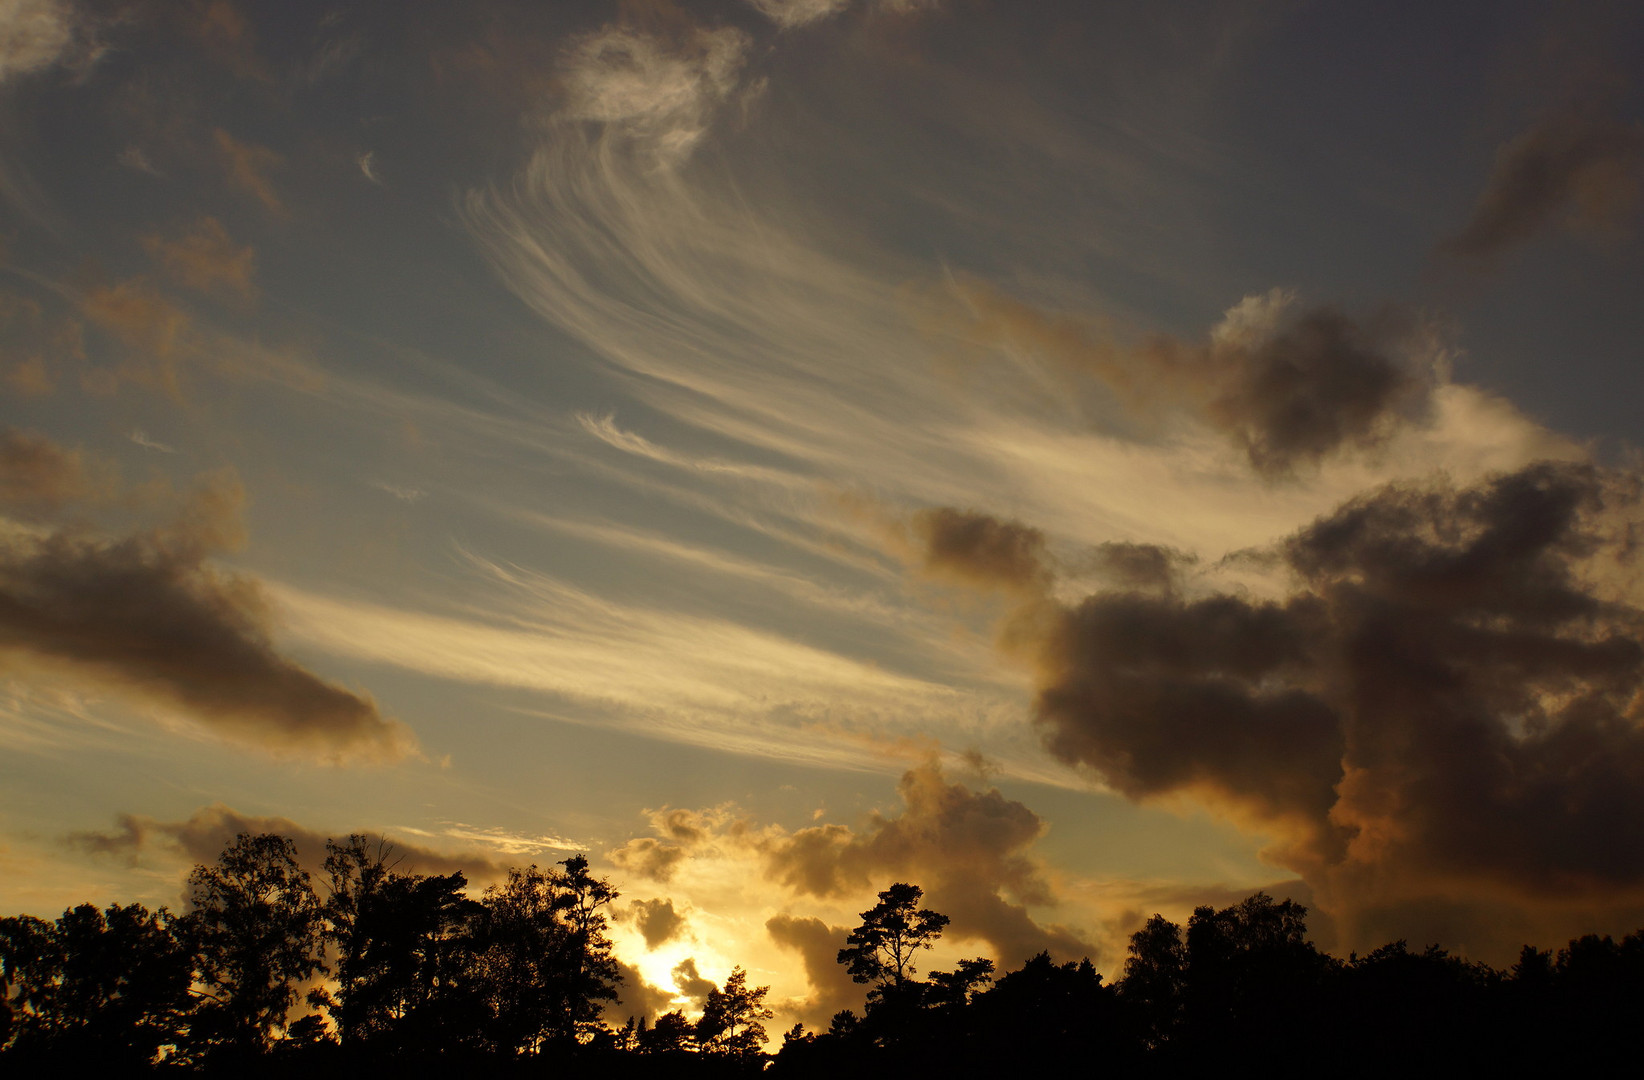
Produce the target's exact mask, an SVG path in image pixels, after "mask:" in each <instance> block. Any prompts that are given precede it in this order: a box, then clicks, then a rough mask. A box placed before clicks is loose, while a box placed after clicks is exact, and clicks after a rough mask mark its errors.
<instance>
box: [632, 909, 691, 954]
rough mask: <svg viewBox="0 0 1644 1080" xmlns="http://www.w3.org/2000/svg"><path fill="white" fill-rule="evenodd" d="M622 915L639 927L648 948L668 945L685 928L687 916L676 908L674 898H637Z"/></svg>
mask: <svg viewBox="0 0 1644 1080" xmlns="http://www.w3.org/2000/svg"><path fill="white" fill-rule="evenodd" d="M622 917H623V918H625V919H628V920H629V921H631V922H633V924H634V925H635V926H637V927H638V928H639V932H640V935H641V936H642V937H644V938H645V947H646V948H647V949H655V948H657V947H658V946H660V945H666V944H667V943H668V942H670V941H672V940H674V939H675V938H677V937H679V936H680V935H681V934H682V933H684V930H685V916H684V915H681V914H680V913H679V912H678V911H677V910H675V908H674V902H673V901H672V900H635V901H634V902H633V903H632V904H629V905H628V907H627V908H626V909H624V911H623V915H622Z"/></svg>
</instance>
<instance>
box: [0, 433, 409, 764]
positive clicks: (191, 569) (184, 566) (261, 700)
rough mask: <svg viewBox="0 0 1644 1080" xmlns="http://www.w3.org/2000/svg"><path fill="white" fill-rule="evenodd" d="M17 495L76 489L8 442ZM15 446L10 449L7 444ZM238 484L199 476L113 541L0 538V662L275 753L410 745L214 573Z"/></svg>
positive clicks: (56, 465)
mask: <svg viewBox="0 0 1644 1080" xmlns="http://www.w3.org/2000/svg"><path fill="white" fill-rule="evenodd" d="M11 445H12V446H13V453H12V454H11V455H10V457H11V459H12V466H11V467H10V468H9V469H8V471H9V472H10V473H11V474H12V475H13V476H14V477H15V478H16V480H15V485H16V487H17V489H18V490H19V491H20V492H22V493H24V494H33V495H34V496H36V497H38V496H40V495H42V494H48V495H49V494H53V493H57V494H62V493H65V487H66V488H70V489H75V488H76V484H77V481H75V480H74V469H73V467H72V465H71V464H70V463H71V462H72V460H73V458H72V455H65V454H63V453H56V454H54V453H52V452H51V451H50V450H49V449H46V448H43V447H42V444H41V442H40V440H38V439H28V438H25V439H23V440H22V441H21V442H17V441H16V440H13V441H12V444H11ZM19 447H20V449H18V448H19ZM243 501H244V492H243V490H242V489H241V487H240V483H239V480H238V479H237V478H236V477H235V476H234V475H233V474H232V473H230V472H222V473H217V474H212V475H209V476H207V477H205V478H204V479H203V480H202V481H201V483H200V484H199V486H198V487H197V488H196V490H195V491H193V492H192V493H191V494H190V495H189V497H188V498H187V499H186V500H185V501H184V502H183V504H182V505H181V506H180V507H179V508H178V509H177V510H176V512H175V514H174V516H173V517H172V519H171V520H170V521H168V522H166V523H164V524H162V525H160V526H158V527H155V528H152V529H147V530H141V531H137V532H133V533H130V534H127V535H124V536H106V535H102V534H97V533H92V532H89V531H86V530H84V529H75V528H67V527H64V528H59V529H57V530H56V531H52V532H48V533H44V534H23V535H14V536H11V537H8V538H7V539H6V540H5V541H4V542H3V543H0V659H4V660H6V661H9V662H11V663H12V664H15V665H19V666H21V667H22V669H23V670H24V671H28V670H30V669H32V668H36V667H39V668H46V669H50V668H67V669H71V670H73V671H74V672H76V673H77V674H80V675H82V676H87V677H90V678H92V679H93V680H95V681H97V682H99V683H101V684H102V685H104V686H107V687H110V688H114V689H116V690H119V691H122V692H124V693H126V694H128V695H130V696H131V697H133V698H135V699H137V700H139V701H142V702H145V703H147V704H150V705H154V706H159V707H161V708H164V709H167V710H176V711H178V712H180V713H181V714H183V715H185V716H187V717H189V718H191V719H192V720H194V721H195V722H196V723H198V724H199V725H201V726H202V727H204V728H205V729H207V730H210V731H213V732H215V733H217V734H219V735H223V736H226V737H229V738H232V739H235V740H237V741H241V742H245V743H249V744H252V745H256V746H259V747H262V748H264V749H267V750H269V751H271V752H274V753H276V754H281V755H301V756H309V757H318V758H324V759H332V760H342V759H368V760H392V759H396V758H400V757H403V756H405V755H406V754H407V753H410V752H411V750H412V749H413V746H414V742H413V740H412V739H411V737H410V735H409V733H408V732H406V731H405V729H404V728H403V727H402V726H401V725H400V724H398V723H397V722H395V721H393V720H390V719H388V718H387V717H385V716H384V715H383V714H382V713H381V712H380V710H379V709H378V708H377V705H376V703H375V702H373V701H372V700H371V699H370V698H369V697H368V696H365V695H362V694H358V693H355V692H353V691H351V690H347V689H344V688H343V687H340V686H337V685H336V684H334V683H331V682H328V681H326V680H324V679H322V678H320V677H319V676H318V675H315V674H314V673H313V672H311V671H309V670H307V669H306V668H304V667H302V666H300V665H299V664H297V663H295V662H294V661H292V660H290V659H287V658H286V657H284V656H282V655H280V653H279V652H278V651H277V650H276V649H275V647H274V645H273V643H272V641H271V639H270V631H271V628H272V619H271V616H270V612H269V608H268V602H267V600H266V598H265V597H264V595H263V592H262V589H261V588H260V586H259V585H258V583H257V582H256V581H255V580H253V579H251V578H248V577H244V576H241V575H236V574H232V573H227V572H224V571H222V570H219V569H217V568H216V567H214V566H213V565H212V564H211V563H210V562H209V558H210V556H211V555H213V554H215V553H217V552H220V551H222V550H225V549H227V548H230V547H232V546H234V545H236V544H238V543H240V542H241V541H242V540H243V531H242V529H241V526H240V523H239V511H240V506H241V504H242V502H243Z"/></svg>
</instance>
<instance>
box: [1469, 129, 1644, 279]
mask: <svg viewBox="0 0 1644 1080" xmlns="http://www.w3.org/2000/svg"><path fill="white" fill-rule="evenodd" d="M1641 184H1644V125H1641V124H1638V123H1634V122H1629V121H1627V120H1624V119H1622V118H1621V117H1620V116H1618V115H1616V114H1615V112H1614V110H1613V109H1612V108H1610V107H1608V106H1607V105H1602V106H1601V105H1596V104H1593V103H1574V104H1570V105H1567V106H1564V107H1561V108H1557V109H1550V110H1548V111H1546V112H1545V113H1543V114H1542V115H1541V116H1540V117H1538V118H1537V119H1536V120H1535V122H1534V123H1532V124H1531V125H1530V126H1529V127H1528V128H1526V129H1525V130H1524V131H1522V132H1520V133H1519V134H1518V135H1516V136H1514V137H1513V138H1512V139H1511V140H1509V141H1508V142H1506V143H1504V144H1503V145H1502V146H1501V148H1500V149H1499V150H1497V151H1496V157H1495V162H1494V164H1493V165H1492V166H1491V168H1490V176H1489V178H1488V179H1487V180H1486V181H1485V185H1484V191H1483V192H1482V193H1481V194H1480V195H1479V198H1478V202H1477V203H1476V204H1475V205H1474V207H1473V212H1472V215H1471V216H1470V217H1469V218H1468V219H1467V223H1466V224H1465V225H1463V226H1462V228H1461V230H1460V231H1459V232H1457V233H1456V234H1455V235H1454V236H1452V237H1450V238H1449V239H1448V240H1447V241H1445V242H1444V244H1443V245H1442V248H1441V250H1443V251H1445V252H1447V253H1449V254H1452V255H1457V256H1460V257H1463V258H1468V259H1477V260H1489V259H1493V258H1495V257H1497V256H1500V255H1502V254H1504V253H1505V252H1507V251H1508V250H1510V249H1512V248H1514V247H1516V246H1518V245H1520V244H1522V243H1524V242H1526V241H1528V240H1529V239H1530V238H1531V237H1533V236H1535V235H1536V234H1537V233H1538V232H1541V231H1542V230H1543V229H1545V228H1547V227H1548V226H1550V225H1552V224H1554V223H1555V222H1556V221H1557V220H1558V219H1559V218H1560V217H1561V216H1562V217H1564V218H1565V220H1566V221H1567V222H1568V224H1570V225H1572V226H1574V227H1575V228H1577V229H1579V230H1582V231H1586V232H1590V233H1593V234H1595V235H1609V234H1614V233H1616V232H1618V231H1619V230H1621V229H1622V228H1623V227H1625V226H1626V224H1627V222H1628V220H1629V219H1630V217H1631V216H1632V213H1633V211H1634V210H1635V208H1636V207H1637V204H1638V199H1639V192H1640V185H1641Z"/></svg>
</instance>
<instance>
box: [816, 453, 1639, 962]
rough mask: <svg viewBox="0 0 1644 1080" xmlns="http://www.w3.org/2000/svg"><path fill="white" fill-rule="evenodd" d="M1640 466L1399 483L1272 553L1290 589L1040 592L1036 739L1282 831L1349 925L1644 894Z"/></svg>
mask: <svg viewBox="0 0 1644 1080" xmlns="http://www.w3.org/2000/svg"><path fill="white" fill-rule="evenodd" d="M1640 487H1641V485H1640V480H1639V478H1638V477H1636V476H1633V475H1629V474H1624V473H1618V472H1613V471H1606V470H1603V469H1600V468H1597V467H1595V466H1592V465H1589V464H1583V463H1579V462H1541V463H1536V464H1532V465H1529V466H1526V467H1524V468H1521V469H1519V470H1516V471H1514V472H1510V473H1505V474H1498V475H1495V476H1493V477H1490V478H1488V479H1485V480H1483V481H1480V482H1478V483H1475V484H1472V485H1468V486H1457V485H1454V484H1451V483H1449V482H1447V481H1445V480H1442V479H1434V480H1429V481H1425V482H1419V483H1418V482H1405V483H1396V484H1392V485H1388V486H1385V487H1382V488H1379V489H1376V490H1374V491H1371V492H1368V493H1366V494H1363V495H1361V496H1359V497H1357V498H1355V499H1353V500H1350V501H1349V502H1347V503H1346V504H1344V505H1342V506H1341V507H1339V508H1338V509H1336V510H1335V511H1334V512H1332V513H1329V514H1327V515H1325V516H1323V517H1321V518H1319V519H1318V520H1316V521H1315V522H1313V523H1312V524H1310V525H1308V526H1307V527H1305V528H1303V529H1301V530H1299V531H1297V532H1296V533H1294V534H1293V535H1291V536H1290V537H1288V538H1287V539H1285V540H1283V541H1282V542H1280V543H1278V544H1276V545H1274V546H1273V547H1272V548H1271V549H1270V550H1268V551H1266V552H1263V553H1260V554H1261V556H1262V557H1264V558H1266V559H1268V560H1270V561H1271V562H1272V564H1273V565H1274V567H1275V569H1277V570H1279V571H1281V572H1282V573H1284V574H1286V575H1288V579H1289V582H1290V584H1289V586H1288V592H1287V593H1286V594H1285V595H1280V596H1276V597H1274V598H1271V599H1265V600H1264V599H1256V598H1252V597H1250V596H1248V595H1245V594H1242V593H1216V592H1210V591H1205V590H1203V589H1200V590H1198V592H1196V593H1195V594H1193V595H1183V594H1181V593H1180V592H1177V591H1169V590H1167V591H1162V592H1161V591H1153V592H1146V591H1138V590H1108V591H1102V592H1097V593H1095V594H1093V595H1090V596H1088V597H1086V598H1085V599H1083V600H1082V601H1079V602H1076V603H1067V604H1060V605H1058V608H1057V611H1056V612H1055V614H1054V615H1052V616H1050V617H1043V616H1042V609H1041V617H1040V618H1039V619H1037V621H1036V622H1035V624H1034V625H1035V627H1036V629H1037V636H1036V637H1034V638H1031V639H1028V640H1026V641H1018V642H1017V644H1018V646H1019V647H1022V648H1023V649H1024V650H1025V652H1026V653H1027V654H1028V655H1029V656H1030V657H1031V659H1032V661H1033V663H1034V665H1035V667H1036V671H1037V680H1038V690H1037V695H1036V704H1035V712H1036V716H1037V723H1038V725H1039V727H1040V729H1041V732H1042V734H1043V735H1044V738H1045V743H1046V745H1047V746H1048V747H1049V749H1050V750H1051V752H1052V753H1053V754H1055V755H1056V756H1057V757H1059V758H1061V759H1062V760H1064V761H1066V762H1068V763H1069V764H1072V765H1077V766H1080V767H1085V768H1089V769H1091V770H1093V771H1094V772H1095V773H1096V774H1097V775H1099V776H1100V777H1101V778H1102V779H1103V780H1104V781H1105V782H1107V783H1108V784H1110V785H1112V786H1113V787H1114V788H1116V789H1117V790H1119V791H1121V792H1123V793H1125V794H1127V795H1129V796H1131V797H1133V798H1137V799H1150V798H1157V797H1162V796H1187V797H1189V798H1193V799H1197V800H1199V801H1201V802H1204V803H1207V804H1210V805H1212V806H1216V807H1218V808H1220V809H1222V810H1224V811H1227V812H1229V813H1230V814H1232V815H1233V816H1234V817H1236V818H1237V819H1240V820H1242V821H1244V822H1245V823H1246V824H1248V825H1251V826H1252V827H1255V828H1257V829H1258V830H1259V831H1262V832H1264V833H1266V834H1267V835H1269V836H1272V837H1273V838H1274V842H1273V845H1272V847H1271V848H1270V849H1269V851H1268V856H1269V857H1270V858H1271V859H1273V860H1274V861H1276V862H1278V863H1279V864H1280V865H1283V866H1285V867H1287V868H1289V869H1291V870H1294V871H1295V872H1298V873H1300V874H1301V875H1302V877H1303V878H1304V880H1305V881H1306V882H1307V884H1308V885H1309V886H1310V887H1311V888H1312V889H1313V890H1314V894H1315V896H1316V898H1317V900H1318V903H1319V905H1320V906H1321V907H1323V908H1324V909H1325V911H1326V912H1328V913H1329V914H1330V915H1331V916H1333V917H1334V919H1335V922H1336V924H1337V928H1338V931H1339V933H1341V934H1342V935H1343V942H1342V944H1343V946H1344V947H1359V946H1361V945H1364V944H1374V943H1375V941H1374V940H1373V939H1374V937H1375V936H1376V935H1386V934H1388V933H1392V934H1394V936H1401V935H1403V934H1406V933H1409V932H1411V931H1410V928H1411V927H1421V928H1423V929H1428V928H1441V929H1443V930H1445V931H1446V932H1447V933H1448V934H1450V935H1452V936H1451V937H1450V940H1468V941H1471V942H1472V943H1473V944H1474V945H1475V946H1476V947H1480V948H1484V947H1488V945H1489V944H1491V941H1492V939H1491V935H1492V934H1495V933H1498V932H1500V928H1501V927H1502V926H1504V925H1508V922H1509V921H1510V920H1506V917H1505V916H1504V915H1503V914H1502V913H1503V912H1508V913H1511V912H1515V911H1516V912H1517V913H1518V922H1517V923H1513V924H1512V925H1514V926H1515V927H1520V926H1523V925H1525V923H1524V919H1525V917H1526V916H1525V913H1526V912H1529V913H1532V914H1533V913H1535V912H1538V911H1547V910H1554V909H1557V910H1574V908H1577V907H1580V908H1581V909H1582V910H1583V911H1585V912H1587V913H1589V914H1588V915H1587V916H1585V917H1588V918H1590V917H1592V916H1591V914H1590V913H1591V912H1595V911H1597V912H1610V913H1611V914H1612V915H1615V916H1616V918H1618V919H1620V920H1621V921H1626V920H1628V919H1636V918H1638V917H1640V916H1644V870H1641V868H1640V866H1639V864H1638V861H1637V859H1636V858H1633V857H1632V853H1633V852H1635V851H1637V850H1640V847H1641V846H1644V795H1641V793H1644V723H1641V721H1644V609H1641V608H1640V606H1639V603H1638V602H1639V593H1638V588H1639V577H1638V567H1637V565H1636V548H1637V543H1636V535H1635V534H1636V522H1637V518H1638V511H1639V508H1640ZM912 805H913V803H912V802H911V801H910V808H911V806H912ZM833 846H834V847H838V846H840V845H837V844H836V845H833ZM1485 911H1490V912H1493V914H1490V915H1489V916H1488V917H1486V916H1484V915H1481V914H1479V913H1480V912H1485ZM1618 913H1619V914H1618ZM1441 916H1442V919H1447V920H1449V921H1448V922H1442V925H1441V922H1438V921H1435V920H1440V919H1441ZM1572 917H1574V916H1572ZM1401 919H1402V920H1405V921H1403V922H1401ZM1401 927H1403V928H1404V929H1402V930H1401ZM1589 928H1590V924H1588V923H1579V922H1578V923H1566V924H1562V925H1540V926H1538V929H1540V930H1541V931H1543V932H1552V933H1555V934H1556V933H1571V932H1577V931H1582V932H1584V931H1585V930H1586V929H1589ZM1508 932H1509V933H1510V932H1514V931H1508ZM1495 944H1500V943H1499V942H1496V943H1495Z"/></svg>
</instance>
